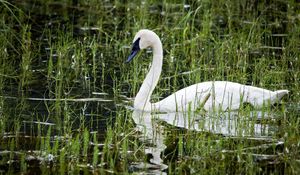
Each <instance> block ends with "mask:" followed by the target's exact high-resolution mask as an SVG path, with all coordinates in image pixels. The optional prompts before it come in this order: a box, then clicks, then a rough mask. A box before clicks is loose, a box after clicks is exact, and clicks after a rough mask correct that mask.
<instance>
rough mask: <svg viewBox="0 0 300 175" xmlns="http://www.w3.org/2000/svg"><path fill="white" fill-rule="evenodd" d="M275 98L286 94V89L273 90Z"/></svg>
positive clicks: (278, 98)
mask: <svg viewBox="0 0 300 175" xmlns="http://www.w3.org/2000/svg"><path fill="white" fill-rule="evenodd" d="M275 93H276V98H277V100H280V99H281V98H282V97H283V96H284V95H286V94H288V93H289V91H288V90H278V91H275Z"/></svg>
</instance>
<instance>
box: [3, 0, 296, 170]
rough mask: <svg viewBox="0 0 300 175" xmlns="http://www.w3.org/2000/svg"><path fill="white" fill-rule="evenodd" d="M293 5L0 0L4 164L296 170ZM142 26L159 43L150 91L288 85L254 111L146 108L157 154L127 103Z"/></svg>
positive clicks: (140, 72)
mask: <svg viewBox="0 0 300 175" xmlns="http://www.w3.org/2000/svg"><path fill="white" fill-rule="evenodd" d="M299 12H300V3H299V2H296V1H294V0H287V1H281V0H274V1H272V2H270V3H267V2H260V1H257V0H243V1H228V0H221V1H216V0H212V1H208V0H202V1H190V0H187V1H184V2H182V1H168V0H166V1H158V0H150V1H136V0H134V1H130V2H128V1H123V0H115V1H82V0H77V1H75V0H74V1H71V0H65V1H62V2H56V1H54V0H47V1H15V0H12V1H6V0H0V14H1V15H0V17H1V18H0V31H1V32H0V66H1V67H0V174H2V173H3V174H16V173H22V174H30V173H36V174H57V173H60V174H65V173H72V174H78V173H81V174H96V173H98V174H99V173H100V174H104V173H105V174H118V173H125V174H126V173H154V174H162V173H168V174H199V173H201V174H208V173H209V174H241V173H247V174H257V173H259V174H299V172H300V168H299V167H300V151H299V150H300V137H299V135H300V129H299V128H300V118H299V117H300V93H299V92H300V16H299ZM142 28H148V29H151V30H154V31H155V32H156V33H158V34H159V35H160V37H161V40H162V43H163V45H164V64H163V68H162V69H163V73H162V75H161V79H160V80H159V82H158V85H157V87H156V89H155V90H154V93H153V99H152V100H153V102H156V101H159V100H161V99H163V98H164V97H166V96H168V95H170V94H172V93H173V92H176V91H178V90H179V89H181V88H183V87H186V86H188V85H191V84H195V83H198V82H204V81H217V80H224V81H233V82H238V83H241V84H247V85H251V86H257V87H262V88H266V89H270V90H276V89H287V90H289V91H290V93H289V95H288V96H286V97H284V99H283V101H282V103H280V104H277V105H275V106H273V107H272V108H271V109H269V108H268V109H263V110H261V111H255V110H253V109H251V107H248V106H246V107H245V108H243V109H241V110H239V111H238V112H236V113H231V114H228V113H216V114H213V115H205V114H202V113H201V114H199V113H198V114H193V113H190V112H188V113H186V114H176V115H171V114H169V115H166V114H162V115H161V114H151V115H152V117H153V118H152V120H153V121H155V127H154V128H161V129H162V132H161V133H159V134H162V135H163V137H164V140H163V141H164V145H165V146H166V148H164V149H163V151H162V152H161V155H160V158H161V160H162V161H163V164H164V165H166V167H164V168H161V167H159V166H156V165H155V164H152V163H151V161H150V160H151V159H152V157H151V155H150V154H147V151H148V150H149V149H150V148H152V147H154V146H155V142H154V143H151V142H150V141H149V140H147V139H146V137H144V136H143V134H142V130H139V129H137V127H138V126H137V123H136V122H135V118H134V116H133V112H132V108H131V106H132V99H133V98H134V96H135V95H136V93H137V91H138V89H139V88H140V86H141V84H142V81H143V78H144V77H145V75H146V73H147V72H148V69H149V64H150V62H151V59H149V58H151V55H152V53H151V50H147V51H144V52H142V53H140V56H139V58H138V59H136V60H134V61H133V63H132V64H131V65H130V66H129V65H128V64H125V61H126V59H127V56H128V54H129V52H130V49H131V43H132V38H133V37H134V34H135V33H136V32H137V31H138V30H139V29H142ZM144 58H145V59H144ZM195 116H196V118H193V117H195ZM199 116H200V117H199ZM172 117H174V120H175V118H180V117H183V118H184V119H186V118H189V119H193V122H194V123H192V124H193V126H196V125H195V123H196V124H197V128H194V130H189V129H186V128H185V127H183V126H182V125H179V124H178V125H174V123H172V122H171V121H170V120H167V119H172ZM197 117H198V118H197ZM157 118H160V119H161V120H157ZM224 122H225V123H224ZM222 124H224V126H227V127H224V126H223V125H222ZM225 124H226V125H225ZM227 124H228V125H227ZM221 128H223V129H224V128H227V129H224V130H223V129H221Z"/></svg>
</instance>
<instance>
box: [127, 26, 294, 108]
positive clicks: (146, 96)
mask: <svg viewBox="0 0 300 175" xmlns="http://www.w3.org/2000/svg"><path fill="white" fill-rule="evenodd" d="M147 47H151V48H152V50H153V61H152V65H151V68H150V70H149V72H148V74H147V76H146V78H145V80H144V81H143V84H142V86H141V88H140V90H139V92H138V93H137V95H136V97H135V100H134V108H135V109H138V110H143V111H161V112H175V111H187V110H192V111H195V110H198V109H200V108H203V109H205V110H207V111H210V110H215V109H217V110H236V109H239V108H240V106H241V105H243V104H244V103H247V104H251V105H252V106H254V107H255V108H261V107H262V106H264V105H270V104H273V103H275V102H278V101H279V100H280V99H281V98H282V97H283V96H284V95H285V94H287V93H288V90H278V91H270V90H267V89H262V88H258V87H253V86H247V85H242V84H239V83H233V82H229V81H209V82H203V83H197V84H194V85H191V86H188V87H186V88H184V89H181V90H179V91H177V92H175V93H173V94H172V95H170V96H168V97H166V98H165V99H163V100H161V101H159V102H157V103H152V104H151V103H150V97H151V94H152V92H153V90H154V88H155V86H156V85H157V82H158V79H159V76H160V74H161V70H162V61H163V49H162V43H161V41H160V39H159V37H158V36H157V35H156V34H155V33H154V32H153V31H150V30H146V29H144V30H140V31H139V32H138V33H137V34H136V35H135V37H134V42H133V48H132V52H131V54H130V56H129V57H128V60H127V62H129V61H131V60H132V59H133V58H134V57H135V55H136V54H137V53H138V51H139V50H140V49H145V48H147Z"/></svg>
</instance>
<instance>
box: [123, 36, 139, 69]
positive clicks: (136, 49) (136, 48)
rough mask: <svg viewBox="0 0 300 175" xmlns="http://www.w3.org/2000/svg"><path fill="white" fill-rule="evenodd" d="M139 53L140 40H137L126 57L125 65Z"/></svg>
mask: <svg viewBox="0 0 300 175" xmlns="http://www.w3.org/2000/svg"><path fill="white" fill-rule="evenodd" d="M139 51H140V38H138V39H137V40H136V41H135V42H134V43H133V45H132V50H131V53H130V55H129V56H128V59H127V60H126V63H129V62H130V61H131V60H132V59H133V58H134V57H135V56H136V55H137V54H138V53H139Z"/></svg>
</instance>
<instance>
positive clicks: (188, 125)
mask: <svg viewBox="0 0 300 175" xmlns="http://www.w3.org/2000/svg"><path fill="white" fill-rule="evenodd" d="M132 118H133V120H134V122H135V123H136V128H137V129H138V131H140V132H141V133H142V135H143V137H142V138H141V139H142V140H143V141H145V142H148V143H151V147H147V148H146V150H145V153H146V154H152V159H150V162H151V163H153V164H156V165H160V166H165V167H167V166H166V165H164V164H163V160H162V159H161V157H160V155H161V152H163V151H164V150H165V148H166V145H165V144H164V134H163V129H162V122H163V123H164V122H165V123H167V124H168V125H171V126H174V127H179V128H182V129H187V130H192V131H198V132H210V133H213V134H221V135H224V136H228V137H256V138H257V137H263V138H268V137H270V138H271V137H272V135H274V134H275V132H276V131H277V126H275V125H270V124H266V122H261V120H263V119H268V120H270V119H273V117H272V114H270V113H265V112H261V111H251V112H247V115H246V114H244V115H243V114H241V113H239V112H237V111H236V112H222V113H217V114H216V113H206V114H205V115H203V114H202V115H201V114H199V113H193V112H185V113H180V112H176V113H154V114H153V113H150V112H145V111H140V110H134V111H133V115H132Z"/></svg>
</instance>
